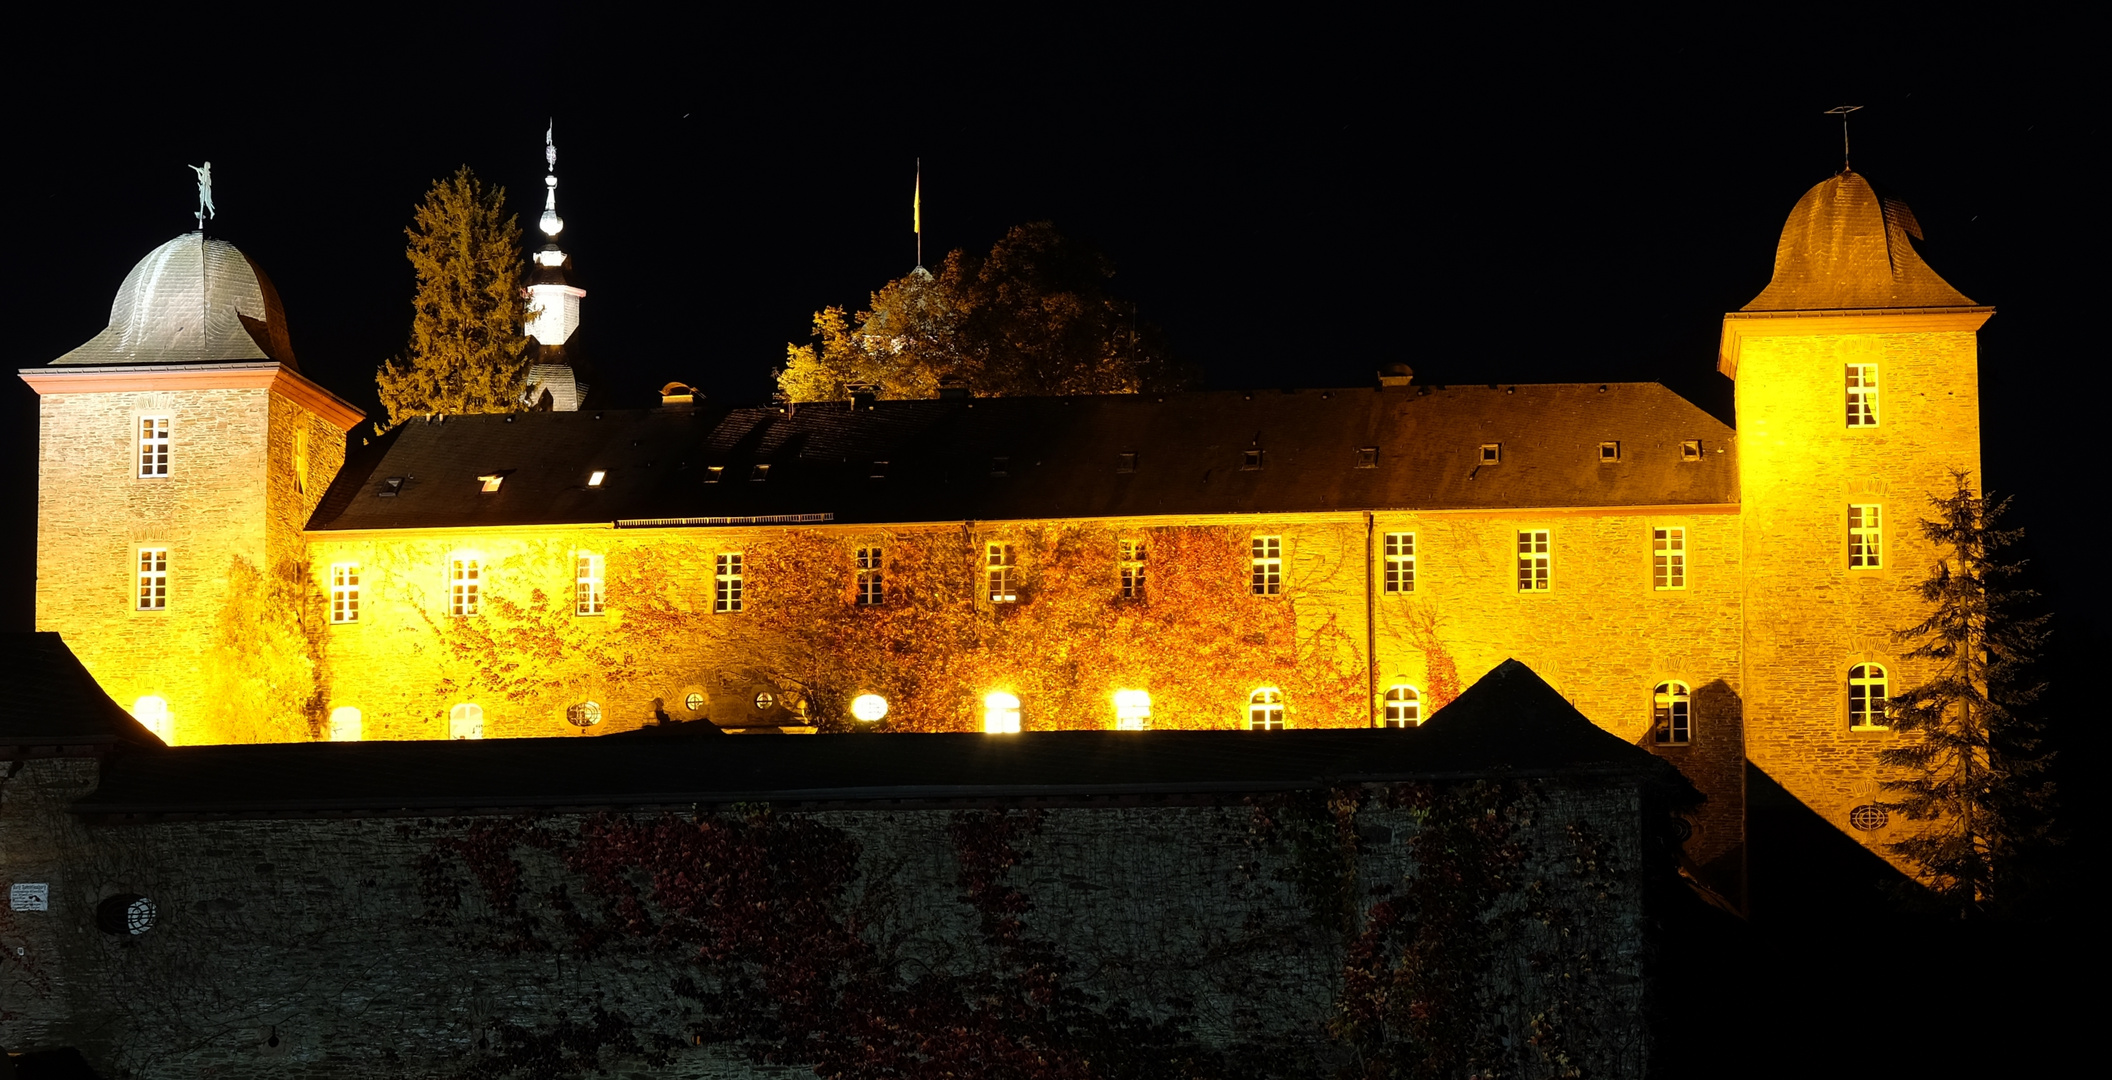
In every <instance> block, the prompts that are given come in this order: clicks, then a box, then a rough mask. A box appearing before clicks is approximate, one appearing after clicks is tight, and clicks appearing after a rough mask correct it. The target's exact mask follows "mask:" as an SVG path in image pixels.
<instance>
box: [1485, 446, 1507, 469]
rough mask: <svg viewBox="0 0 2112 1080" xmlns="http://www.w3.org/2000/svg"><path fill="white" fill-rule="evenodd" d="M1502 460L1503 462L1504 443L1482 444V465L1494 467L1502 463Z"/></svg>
mask: <svg viewBox="0 0 2112 1080" xmlns="http://www.w3.org/2000/svg"><path fill="white" fill-rule="evenodd" d="M1502 460H1503V444H1502V443H1493V442H1490V443H1482V444H1481V463H1482V464H1483V465H1494V464H1496V463H1498V462H1500V461H1502Z"/></svg>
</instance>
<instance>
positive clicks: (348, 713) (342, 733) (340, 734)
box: [330, 705, 361, 742]
mask: <svg viewBox="0 0 2112 1080" xmlns="http://www.w3.org/2000/svg"><path fill="white" fill-rule="evenodd" d="M360 737H361V731H360V716H359V710H358V709H355V708H353V707H352V706H350V705H340V706H338V707H337V708H335V709H332V710H330V741H331V742H358V741H359V740H360Z"/></svg>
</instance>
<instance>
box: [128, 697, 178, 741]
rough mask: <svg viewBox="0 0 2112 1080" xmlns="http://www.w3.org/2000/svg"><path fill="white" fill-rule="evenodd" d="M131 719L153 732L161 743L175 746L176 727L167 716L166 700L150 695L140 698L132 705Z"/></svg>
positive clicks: (167, 706)
mask: <svg viewBox="0 0 2112 1080" xmlns="http://www.w3.org/2000/svg"><path fill="white" fill-rule="evenodd" d="M132 719H134V720H137V721H139V722H140V723H141V724H143V725H145V726H146V729H147V730H148V731H151V732H153V733H154V735H155V737H156V738H159V739H160V740H161V741H162V742H165V743H168V744H170V745H171V746H173V745H175V743H176V738H175V735H176V732H175V727H176V725H175V724H174V723H173V719H174V718H173V717H171V716H170V715H169V703H168V701H167V699H164V698H159V697H156V696H154V695H152V694H148V695H147V696H146V697H143V698H140V699H139V700H138V701H135V702H133V703H132Z"/></svg>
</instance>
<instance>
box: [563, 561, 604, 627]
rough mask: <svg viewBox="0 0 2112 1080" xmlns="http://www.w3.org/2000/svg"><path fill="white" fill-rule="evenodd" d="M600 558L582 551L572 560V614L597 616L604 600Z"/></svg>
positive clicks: (600, 611)
mask: <svg viewBox="0 0 2112 1080" xmlns="http://www.w3.org/2000/svg"><path fill="white" fill-rule="evenodd" d="M603 570H604V566H603V564H602V561H601V556H599V555H596V554H593V553H592V552H586V551H582V552H580V553H579V554H578V555H576V556H574V558H573V560H572V614H574V615H599V614H601V613H602V608H603V604H604V601H605V600H606V597H607V593H606V589H607V585H606V584H605V582H606V579H605V578H604V577H603Z"/></svg>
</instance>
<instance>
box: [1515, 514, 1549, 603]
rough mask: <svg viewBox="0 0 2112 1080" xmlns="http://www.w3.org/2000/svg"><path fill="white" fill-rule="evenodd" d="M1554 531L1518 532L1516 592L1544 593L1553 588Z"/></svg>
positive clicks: (1522, 530)
mask: <svg viewBox="0 0 2112 1080" xmlns="http://www.w3.org/2000/svg"><path fill="white" fill-rule="evenodd" d="M1554 547H1555V539H1554V530H1552V529H1519V530H1518V591H1519V592H1521V593H1544V592H1548V591H1550V590H1551V589H1552V588H1553V587H1554Z"/></svg>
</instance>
